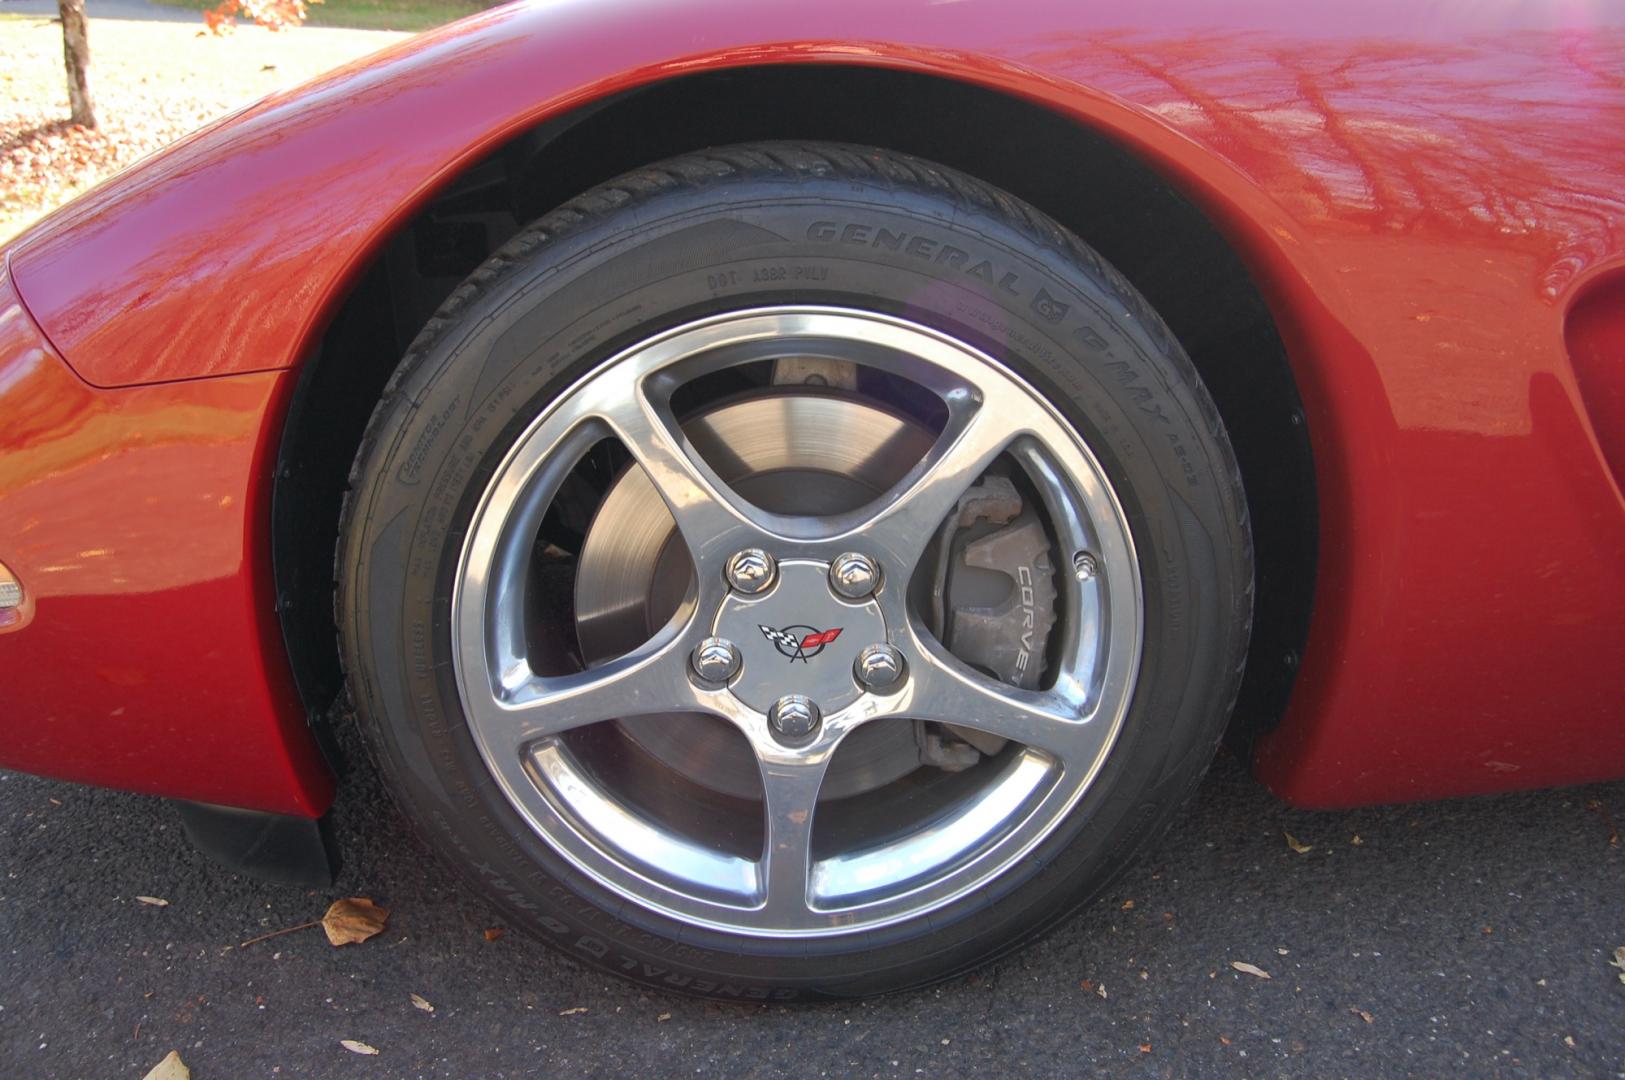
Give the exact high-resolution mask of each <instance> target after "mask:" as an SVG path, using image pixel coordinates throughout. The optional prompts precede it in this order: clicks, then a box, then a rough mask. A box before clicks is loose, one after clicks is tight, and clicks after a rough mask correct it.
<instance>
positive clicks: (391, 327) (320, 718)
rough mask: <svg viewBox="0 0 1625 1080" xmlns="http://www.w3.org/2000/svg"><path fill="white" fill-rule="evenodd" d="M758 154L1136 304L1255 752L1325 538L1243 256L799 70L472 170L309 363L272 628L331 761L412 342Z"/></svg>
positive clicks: (873, 95)
mask: <svg viewBox="0 0 1625 1080" xmlns="http://www.w3.org/2000/svg"><path fill="white" fill-rule="evenodd" d="M759 139H816V140H830V141H838V142H848V143H858V144H864V145H873V146H882V147H886V148H889V149H893V150H899V151H903V152H906V153H911V154H916V155H918V156H920V157H923V158H927V159H930V160H933V161H937V162H940V163H942V164H944V165H949V166H952V167H954V168H957V169H959V170H961V171H963V172H966V173H969V174H971V175H973V176H976V177H978V178H979V179H981V180H984V181H986V182H988V183H991V184H995V185H997V186H999V187H1002V188H1004V189H1005V190H1007V191H1010V192H1011V193H1013V194H1015V195H1016V196H1018V197H1020V198H1022V199H1025V200H1026V201H1027V202H1030V203H1032V204H1033V205H1035V206H1037V207H1038V208H1039V209H1041V210H1043V211H1045V212H1046V213H1048V214H1049V215H1050V216H1052V217H1054V218H1056V219H1057V220H1058V221H1060V222H1061V223H1062V224H1063V225H1065V226H1067V227H1068V228H1069V229H1071V230H1072V231H1073V232H1074V233H1076V234H1077V235H1078V236H1080V237H1081V238H1082V239H1083V240H1084V241H1085V242H1086V243H1088V244H1090V245H1091V246H1093V247H1094V248H1095V249H1096V250H1098V251H1099V252H1101V254H1103V255H1104V256H1105V257H1106V259H1107V260H1108V261H1110V262H1111V263H1112V264H1113V265H1114V266H1116V268H1117V269H1118V270H1119V271H1121V272H1122V273H1123V275H1124V276H1125V277H1127V278H1128V280H1129V281H1130V282H1132V283H1133V284H1134V286H1135V287H1136V288H1138V289H1139V290H1140V292H1141V293H1143V294H1144V295H1145V296H1146V298H1147V299H1148V300H1149V301H1150V303H1151V305H1152V307H1153V308H1155V309H1156V310H1157V311H1158V312H1159V313H1160V314H1161V315H1162V317H1163V318H1164V319H1165V320H1166V321H1167V323H1168V324H1169V326H1170V327H1171V328H1172V330H1173V332H1174V334H1175V336H1176V337H1178V338H1179V340H1180V342H1181V343H1182V344H1183V345H1184V347H1185V349H1186V351H1187V352H1188V353H1189V354H1190V356H1191V359H1192V361H1193V362H1194V363H1195V365H1196V368H1197V370H1198V371H1199V372H1200V373H1201V375H1202V378H1203V380H1204V382H1205V383H1206V384H1207V387H1208V389H1209V391H1210V392H1211V393H1212V395H1213V398H1214V400H1215V402H1216V403H1217V405H1218V408H1219V413H1220V415H1221V416H1222V417H1223V419H1224V422H1225V425H1226V427H1227V429H1228V430H1229V433H1230V437H1231V441H1232V443H1233V444H1234V446H1235V449H1236V453H1237V457H1238V458H1239V460H1240V464H1241V470H1242V477H1243V480H1244V482H1245V484H1246V487H1247V496H1248V509H1249V513H1250V515H1251V519H1252V524H1253V530H1254V546H1255V552H1256V560H1257V564H1256V568H1257V573H1258V588H1257V594H1256V611H1255V618H1254V627H1253V646H1252V650H1251V653H1250V657H1249V661H1248V672H1247V677H1246V680H1245V682H1244V684H1243V687H1242V691H1241V696H1240V699H1239V701H1238V703H1237V706H1236V716H1235V719H1234V721H1233V722H1232V725H1231V739H1232V742H1233V743H1236V744H1239V745H1245V744H1246V743H1248V742H1250V740H1251V738H1252V737H1254V736H1255V735H1257V734H1258V733H1260V732H1262V731H1266V730H1268V729H1269V728H1270V727H1273V726H1274V724H1275V723H1276V721H1277V720H1278V719H1279V717H1280V715H1281V713H1282V712H1283V711H1284V709H1285V706H1286V703H1287V700H1288V697H1289V696H1290V693H1291V687H1292V682H1293V679H1294V677H1295V675H1296V672H1297V668H1298V666H1299V661H1300V656H1301V653H1302V650H1303V646H1304V642H1305V640H1306V639H1307V636H1308V626H1309V615H1310V611H1311V608H1312V604H1313V600H1314V587H1315V567H1316V556H1317V550H1316V548H1317V541H1318V534H1319V522H1318V514H1317V502H1316V485H1315V472H1314V462H1313V458H1312V456H1311V452H1310V447H1309V439H1308V432H1307V426H1306V423H1305V419H1304V412H1303V408H1302V403H1301V401H1300V399H1299V396H1298V391H1297V386H1296V383H1295V382H1294V379H1293V376H1292V372H1291V369H1290V367H1289V365H1288V362H1287V357H1286V351H1285V349H1284V347H1283V345H1282V343H1281V339H1280V335H1279V334H1278V332H1277V329H1276V326H1275V323H1274V320H1273V318H1272V316H1271V314H1270V312H1269V309H1268V307H1267V306H1266V304H1265V302H1264V299H1263V297H1262V295H1261V293H1260V292H1259V289H1258V287H1257V285H1256V284H1255V283H1254V281H1253V279H1252V277H1251V275H1250V274H1249V273H1248V271H1247V269H1246V267H1245V266H1244V265H1243V264H1242V261H1241V259H1240V258H1239V257H1238V255H1237V254H1236V252H1235V250H1234V249H1233V248H1232V247H1231V246H1230V244H1229V243H1228V242H1226V240H1225V239H1224V237H1223V236H1222V235H1221V233H1220V232H1219V230H1218V229H1217V228H1216V227H1215V226H1214V224H1213V223H1212V222H1211V221H1210V220H1209V219H1208V218H1207V216H1206V215H1204V214H1203V213H1202V212H1201V211H1200V210H1199V209H1198V208H1197V207H1196V206H1195V205H1193V204H1192V203H1191V202H1190V201H1188V200H1187V199H1186V198H1185V197H1184V196H1183V195H1182V194H1181V193H1180V192H1179V191H1178V190H1177V189H1176V188H1175V187H1174V185H1173V184H1171V183H1170V182H1169V181H1168V180H1167V179H1166V178H1165V177H1164V176H1162V175H1161V174H1160V173H1158V172H1156V171H1154V170H1153V169H1152V168H1150V167H1149V166H1148V165H1146V164H1145V163H1144V162H1143V161H1141V160H1140V159H1139V158H1137V157H1136V156H1135V155H1134V154H1132V153H1131V152H1130V151H1129V150H1127V149H1125V148H1124V147H1123V146H1121V145H1119V144H1118V143H1116V142H1114V141H1113V140H1112V139H1111V138H1110V137H1109V135H1107V134H1104V133H1102V132H1099V131H1095V130H1092V129H1090V128H1088V127H1085V126H1082V125H1079V124H1077V123H1075V122H1073V121H1072V120H1070V119H1067V118H1065V117H1062V116H1059V115H1057V114H1055V113H1053V112H1051V111H1049V110H1046V109H1044V108H1042V107H1040V106H1037V105H1034V104H1031V103H1028V102H1025V101H1022V100H1020V99H1018V98H1014V97H1010V96H1007V95H1004V94H1002V93H999V92H996V91H992V90H988V89H984V88H981V87H976V86H972V85H968V84H964V83H959V82H954V81H952V80H947V79H942V78H939V77H935V76H927V75H922V74H917V73H911V72H903V71H894V70H888V69H880V68H870V67H856V66H840V65H810V64H809V65H782V66H772V67H757V68H739V69H734V70H729V71H724V72H712V73H707V74H701V75H692V76H685V77H680V78H675V79H672V80H669V81H665V82H660V83H655V84H652V85H650V86H646V87H642V88H639V89H636V90H631V91H627V92H625V93H622V94H619V95H616V96H614V97H611V98H607V99H604V100H601V101H598V102H595V103H592V104H590V105H586V106H583V107H581V108H579V109H577V110H575V111H573V112H571V113H569V114H567V115H565V116H563V117H559V118H556V119H553V120H550V121H547V122H545V123H543V124H541V125H539V126H538V127H536V128H533V129H531V130H529V131H527V132H524V133H522V134H520V135H519V136H517V137H515V138H514V139H512V140H510V141H509V142H508V143H507V144H505V145H504V146H502V147H500V148H499V149H498V150H496V151H494V152H493V153H491V154H489V155H487V156H486V157H485V158H484V159H483V160H481V161H480V162H479V163H477V164H476V165H474V166H472V167H470V168H469V169H467V170H465V171H464V172H463V173H462V174H461V175H460V176H459V177H458V178H457V179H456V180H455V181H453V182H452V183H451V184H450V185H449V186H447V187H446V188H445V189H444V190H442V191H441V192H440V193H439V194H438V195H436V196H435V197H434V198H433V199H432V200H431V201H430V202H429V203H428V204H427V205H426V206H425V207H424V208H423V210H422V211H421V212H420V213H418V214H417V215H416V216H415V217H414V218H413V219H412V220H411V221H410V222H409V223H408V224H406V225H405V226H404V227H402V228H401V229H399V230H398V231H397V232H396V233H395V234H394V235H393V236H392V237H391V238H390V239H389V241H388V242H387V243H386V244H385V246H384V247H383V249H382V250H381V251H380V252H379V253H378V254H377V255H376V257H375V258H374V259H373V260H372V262H371V263H370V264H369V266H368V267H367V269H366V270H365V271H364V273H363V274H362V276H361V277H360V279H359V281H358V283H357V285H356V286H355V288H354V289H353V290H352V291H351V293H350V294H349V296H348V297H347V298H346V299H345V301H344V303H343V305H342V306H341V307H340V308H339V309H338V311H337V312H336V313H335V315H334V317H333V319H332V321H331V322H330V323H329V324H328V327H327V329H326V331H325V333H324V334H323V337H322V339H321V342H320V345H319V347H318V348H317V349H316V350H315V351H314V353H313V354H312V355H311V356H309V357H308V358H307V359H306V360H305V362H304V365H303V367H302V371H301V375H300V379H299V384H298V387H297V389H296V391H295V394H294V400H293V402H292V404H291V406H290V409H289V413H288V417H287V420H286V424H285V427H284V431H283V438H282V442H281V444H280V447H279V453H278V464H277V474H276V482H275V486H274V488H273V497H272V564H273V571H274V574H275V581H276V591H277V606H278V612H279V615H280V618H281V621H282V628H283V635H284V639H285V641H286V644H287V648H288V653H289V659H290V661H291V663H292V667H293V671H294V676H295V680H296V682H297V684H298V687H299V691H300V695H301V699H302V700H303V702H304V704H305V706H306V708H307V710H308V711H309V713H310V715H311V717H312V720H313V723H314V724H315V727H316V730H317V733H318V735H319V736H320V737H321V738H322V742H323V745H324V747H327V748H328V749H329V750H331V748H332V745H333V744H332V742H331V740H330V739H329V738H328V737H327V732H326V731H325V730H324V728H325V727H326V724H325V721H326V718H327V717H328V716H329V715H330V714H331V712H332V708H333V705H334V703H335V701H337V700H339V693H338V691H339V689H340V685H341V674H340V671H339V662H338V647H337V632H336V630H335V627H334V623H333V614H332V588H333V551H334V543H335V541H336V539H337V533H338V518H339V508H340V503H341V501H342V498H343V494H344V490H345V487H346V484H347V482H348V476H349V469H350V463H351V460H352V459H353V457H354V455H355V452H356V449H357V447H358V446H359V443H360V438H361V433H362V429H363V428H364V426H365V424H366V421H367V418H368V416H369V415H370V413H371V411H372V408H373V406H374V404H376V402H377V400H378V398H379V396H380V394H381V392H382V388H383V385H384V383H385V381H386V380H387V379H388V378H389V375H390V373H391V371H393V369H394V367H395V365H396V363H397V362H398V361H399V359H400V357H401V356H402V355H403V354H404V352H405V351H406V348H407V346H408V345H409V344H410V342H411V340H412V338H413V337H415V336H416V334H417V332H418V330H419V329H421V328H422V326H423V325H424V324H425V323H426V322H427V321H428V319H429V317H430V316H431V315H432V314H433V312H434V310H435V309H436V308H437V307H438V306H439V304H440V302H441V301H442V300H443V299H444V298H445V296H446V295H447V294H449V293H450V292H451V290H452V289H453V288H454V287H455V286H456V285H457V284H458V283H459V282H460V281H461V280H462V279H463V278H464V277H465V276H467V274H468V273H470V272H471V271H472V270H473V269H474V268H475V267H477V266H478V265H479V264H480V263H481V262H483V261H484V259H485V258H486V256H487V255H489V254H490V253H491V252H492V251H494V250H495V249H496V248H497V247H498V246H499V245H500V244H501V243H502V242H503V241H504V240H506V239H507V238H508V237H509V236H511V235H512V234H513V232H515V231H516V230H517V229H518V228H519V227H520V225H522V224H523V223H524V222H527V221H529V220H531V219H533V218H535V217H538V216H540V215H541V214H542V213H544V212H546V211H547V210H549V209H551V208H552V207H554V206H556V205H558V204H559V203H561V202H563V201H565V200H566V199H568V198H570V197H571V196H573V195H576V194H578V193H580V192H582V191H584V190H586V189H588V188H590V187H592V186H593V185H594V184H597V183H600V182H602V181H604V180H608V179H610V178H612V177H614V176H616V175H618V174H620V173H622V172H625V171H627V170H629V169H632V168H636V167H638V166H640V165H647V164H651V163H653V162H656V161H659V160H662V159H664V158H667V157H671V156H673V155H676V154H679V153H683V152H687V151H692V150H697V149H703V148H705V147H708V146H720V145H725V144H729V143H737V142H747V141H752V140H759Z"/></svg>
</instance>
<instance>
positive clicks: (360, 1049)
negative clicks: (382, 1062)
mask: <svg viewBox="0 0 1625 1080" xmlns="http://www.w3.org/2000/svg"><path fill="white" fill-rule="evenodd" d="M339 1045H340V1046H342V1047H344V1049H346V1050H348V1051H350V1053H352V1054H362V1055H365V1056H366V1057H377V1056H378V1048H377V1047H376V1046H368V1045H367V1044H366V1043H364V1042H357V1041H356V1040H354V1039H340V1040H339Z"/></svg>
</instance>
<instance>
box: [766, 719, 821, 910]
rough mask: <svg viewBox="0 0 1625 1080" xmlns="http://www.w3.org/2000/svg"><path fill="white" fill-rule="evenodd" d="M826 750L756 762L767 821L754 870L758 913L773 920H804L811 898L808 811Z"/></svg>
mask: <svg viewBox="0 0 1625 1080" xmlns="http://www.w3.org/2000/svg"><path fill="white" fill-rule="evenodd" d="M829 758H830V751H829V750H826V751H824V752H822V753H818V754H815V755H812V756H809V757H806V758H799V759H798V758H795V757H791V756H789V755H777V754H775V755H773V757H771V758H764V759H763V760H762V761H761V768H762V793H763V803H764V806H765V811H766V814H765V817H766V824H767V837H766V844H765V845H764V848H763V853H762V862H761V864H760V869H759V873H758V878H759V881H760V883H761V884H760V887H761V891H762V913H763V914H764V915H766V916H767V917H768V918H770V919H772V920H773V921H774V922H775V923H778V924H781V925H786V926H799V925H805V924H806V923H807V921H808V919H809V916H810V913H811V908H812V898H811V896H810V895H809V893H810V884H811V881H812V830H813V811H814V808H815V807H816V805H817V802H818V791H819V789H820V788H821V787H822V786H823V783H824V774H825V772H826V771H827V770H828V767H829Z"/></svg>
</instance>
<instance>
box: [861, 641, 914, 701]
mask: <svg viewBox="0 0 1625 1080" xmlns="http://www.w3.org/2000/svg"><path fill="white" fill-rule="evenodd" d="M852 675H853V677H854V678H856V679H857V680H858V684H859V685H861V686H863V687H865V688H867V689H869V690H878V691H883V690H890V689H891V688H892V687H894V686H896V685H897V684H898V683H900V682H902V681H903V654H902V653H900V652H898V651H897V650H896V649H894V648H892V647H891V646H890V645H865V646H864V647H863V651H862V652H860V653H858V658H857V659H856V660H854V661H852Z"/></svg>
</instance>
